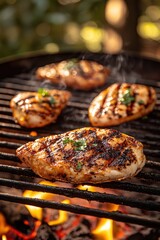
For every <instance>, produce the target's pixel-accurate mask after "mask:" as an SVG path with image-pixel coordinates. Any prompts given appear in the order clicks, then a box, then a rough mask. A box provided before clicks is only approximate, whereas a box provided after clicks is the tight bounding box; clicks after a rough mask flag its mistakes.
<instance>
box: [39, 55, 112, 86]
mask: <svg viewBox="0 0 160 240" xmlns="http://www.w3.org/2000/svg"><path fill="white" fill-rule="evenodd" d="M36 75H37V77H38V79H48V80H51V81H52V82H53V83H62V84H65V85H67V86H68V87H70V88H73V89H80V90H85V91H86V90H91V89H94V88H96V87H99V86H102V85H104V84H105V81H106V78H107V76H108V75H109V69H108V68H106V67H104V66H102V65H101V64H99V63H97V62H93V61H88V60H76V59H70V60H65V61H62V62H59V63H52V64H49V65H45V66H43V67H40V68H38V69H37V71H36Z"/></svg>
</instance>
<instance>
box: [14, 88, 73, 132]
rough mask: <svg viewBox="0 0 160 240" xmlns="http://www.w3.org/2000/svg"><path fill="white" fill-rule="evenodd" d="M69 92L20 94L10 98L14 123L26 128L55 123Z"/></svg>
mask: <svg viewBox="0 0 160 240" xmlns="http://www.w3.org/2000/svg"><path fill="white" fill-rule="evenodd" d="M70 97H71V94H70V92H68V91H61V90H56V89H54V90H46V89H43V88H40V89H39V90H38V92H22V93H19V94H17V95H16V96H15V97H14V98H12V100H11V102H10V107H11V109H12V112H13V117H14V119H15V121H16V122H18V123H19V124H20V125H21V126H23V127H26V128H37V127H43V126H45V125H48V124H50V123H51V122H55V121H56V120H57V118H58V116H59V115H60V113H61V111H62V110H63V108H64V107H65V106H66V104H67V102H68V100H69V98H70Z"/></svg>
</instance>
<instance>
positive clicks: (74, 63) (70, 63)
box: [64, 58, 77, 70]
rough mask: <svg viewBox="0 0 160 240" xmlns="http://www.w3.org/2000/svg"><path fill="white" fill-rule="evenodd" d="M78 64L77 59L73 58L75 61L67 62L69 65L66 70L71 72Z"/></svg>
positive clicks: (65, 67)
mask: <svg viewBox="0 0 160 240" xmlns="http://www.w3.org/2000/svg"><path fill="white" fill-rule="evenodd" d="M76 63H77V59H74V58H73V59H70V60H67V63H66V65H65V66H64V69H65V70H70V69H71V68H73V67H75V65H76Z"/></svg>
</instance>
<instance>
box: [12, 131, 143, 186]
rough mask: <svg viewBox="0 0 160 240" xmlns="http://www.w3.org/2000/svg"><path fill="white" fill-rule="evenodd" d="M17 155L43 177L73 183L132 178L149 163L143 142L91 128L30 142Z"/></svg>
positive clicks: (120, 134) (124, 135)
mask: <svg viewBox="0 0 160 240" xmlns="http://www.w3.org/2000/svg"><path fill="white" fill-rule="evenodd" d="M16 154H17V156H18V158H19V159H20V160H21V161H22V162H24V163H25V164H26V165H27V166H28V167H30V168H31V169H32V170H33V171H34V172H35V173H36V174H38V175H39V176H41V177H42V178H45V179H48V180H58V181H65V182H69V183H74V184H80V183H102V182H107V181H116V180H122V179H125V178H128V177H132V176H134V175H136V174H137V173H138V172H139V171H140V170H141V169H142V167H143V166H144V164H145V161H146V158H145V156H144V154H143V145H142V143H140V142H138V141H137V140H135V139H134V138H133V137H131V136H127V135H126V134H123V133H120V132H119V131H117V130H112V129H98V128H92V127H87V128H81V129H76V130H73V131H70V132H66V133H63V134H59V135H54V136H48V137H44V138H41V139H37V140H35V141H34V142H28V143H26V144H25V145H23V146H21V147H20V148H18V149H17V151H16Z"/></svg>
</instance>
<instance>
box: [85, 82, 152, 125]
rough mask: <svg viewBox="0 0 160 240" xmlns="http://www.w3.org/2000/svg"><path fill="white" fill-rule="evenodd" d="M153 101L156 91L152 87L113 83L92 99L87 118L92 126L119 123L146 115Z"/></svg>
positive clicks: (150, 109)
mask: <svg viewBox="0 0 160 240" xmlns="http://www.w3.org/2000/svg"><path fill="white" fill-rule="evenodd" d="M155 103H156V92H155V90H154V89H153V88H152V87H147V86H145V85H140V84H129V83H122V84H118V83H115V84H113V85H111V86H110V87H108V88H107V89H105V90H104V91H102V92H101V93H100V94H99V95H98V96H97V97H95V98H94V99H93V101H92V102H91V104H90V107H89V111H88V113H89V119H90V122H91V124H92V126H97V127H107V126H113V125H119V124H121V123H124V122H127V121H131V120H134V119H137V118H140V117H142V116H145V115H147V114H148V113H149V112H151V111H152V110H153V108H154V105H155Z"/></svg>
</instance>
